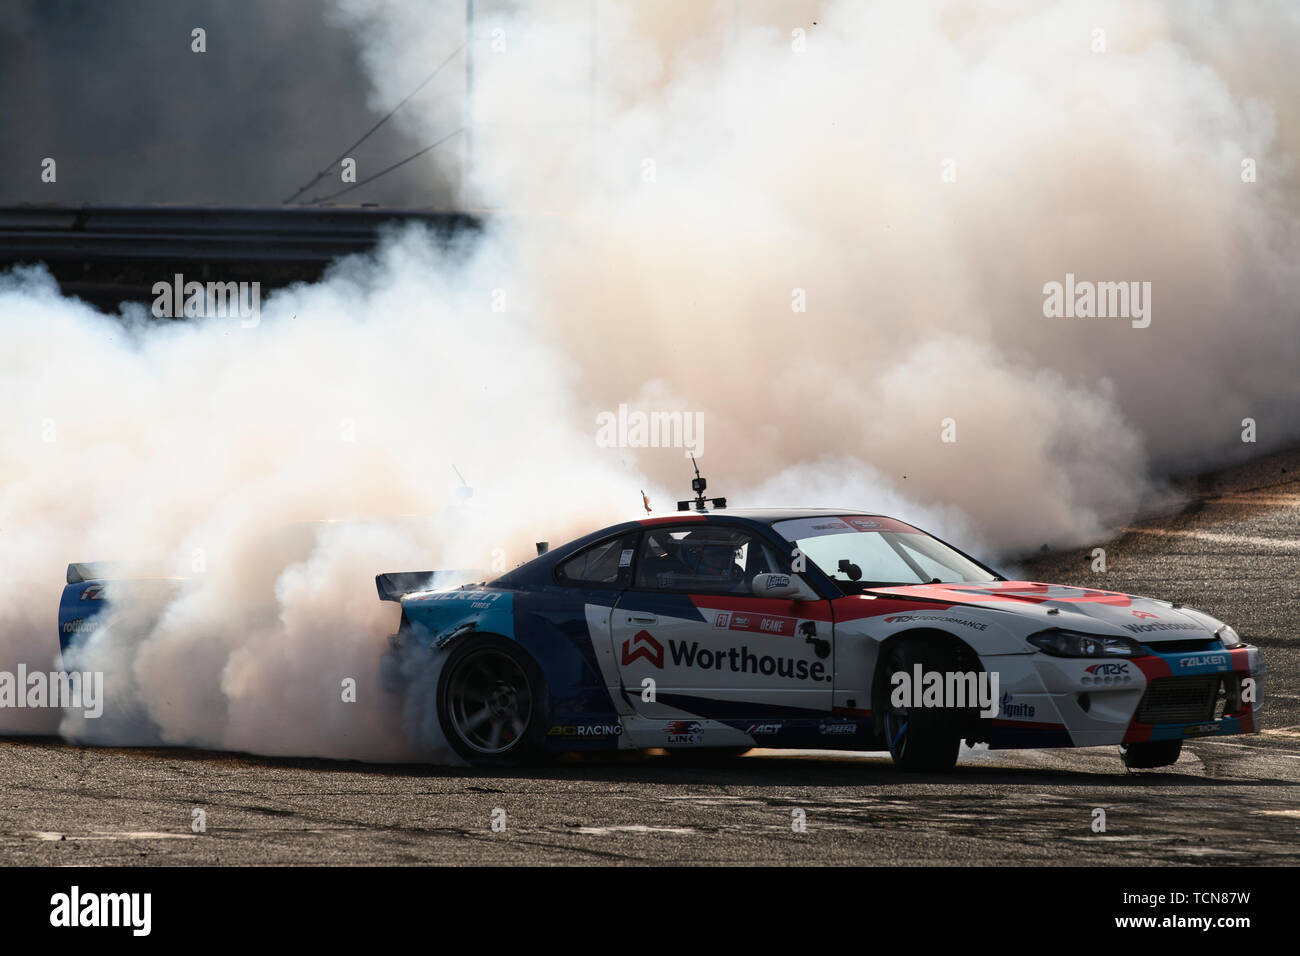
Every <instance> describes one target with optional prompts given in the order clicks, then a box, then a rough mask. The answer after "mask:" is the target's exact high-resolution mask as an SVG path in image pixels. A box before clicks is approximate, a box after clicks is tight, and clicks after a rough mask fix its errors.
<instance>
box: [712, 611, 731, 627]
mask: <svg viewBox="0 0 1300 956" xmlns="http://www.w3.org/2000/svg"><path fill="white" fill-rule="evenodd" d="M730 623H731V612H730V611H719V612H718V614H717V617H715V618H714V619H713V626H714V627H721V628H723V629H725V628H726V627H727V626H728V625H729V624H730Z"/></svg>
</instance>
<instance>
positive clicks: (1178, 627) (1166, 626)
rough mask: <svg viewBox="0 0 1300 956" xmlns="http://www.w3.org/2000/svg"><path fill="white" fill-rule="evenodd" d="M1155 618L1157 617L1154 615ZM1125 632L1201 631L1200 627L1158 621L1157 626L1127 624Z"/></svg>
mask: <svg viewBox="0 0 1300 956" xmlns="http://www.w3.org/2000/svg"><path fill="white" fill-rule="evenodd" d="M1152 616H1153V617H1154V616H1155V615H1152ZM1124 630H1126V631H1129V632H1131V633H1133V634H1145V633H1147V632H1148V631H1199V630H1201V628H1200V626H1199V625H1196V624H1181V623H1179V622H1177V621H1157V622H1156V623H1155V624H1125V625H1124Z"/></svg>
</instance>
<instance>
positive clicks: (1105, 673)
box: [1084, 661, 1129, 677]
mask: <svg viewBox="0 0 1300 956" xmlns="http://www.w3.org/2000/svg"><path fill="white" fill-rule="evenodd" d="M1084 670H1085V671H1087V672H1088V673H1089V674H1091V675H1092V676H1093V677H1119V676H1121V675H1123V674H1127V673H1128V672H1129V668H1128V664H1127V663H1121V662H1114V661H1108V662H1107V663H1105V664H1093V665H1091V666H1089V667H1085V668H1084Z"/></svg>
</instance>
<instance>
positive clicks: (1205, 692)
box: [1137, 675, 1222, 724]
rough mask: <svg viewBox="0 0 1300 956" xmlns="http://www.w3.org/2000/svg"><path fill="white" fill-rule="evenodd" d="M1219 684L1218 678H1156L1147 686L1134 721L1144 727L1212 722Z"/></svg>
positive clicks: (1219, 679) (1219, 678) (1212, 676)
mask: <svg viewBox="0 0 1300 956" xmlns="http://www.w3.org/2000/svg"><path fill="white" fill-rule="evenodd" d="M1221 680H1222V678H1221V677H1219V676H1218V675H1211V676H1209V677H1158V678H1156V679H1155V680H1153V681H1152V682H1151V683H1150V684H1148V685H1147V692H1146V694H1145V695H1144V696H1143V698H1142V703H1141V704H1139V705H1138V712H1137V719H1138V720H1139V721H1140V722H1141V723H1144V724H1191V723H1198V722H1201V721H1207V720H1213V719H1214V705H1215V701H1216V699H1217V698H1218V696H1219V683H1220V681H1221Z"/></svg>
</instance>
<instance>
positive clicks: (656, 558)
mask: <svg viewBox="0 0 1300 956" xmlns="http://www.w3.org/2000/svg"><path fill="white" fill-rule="evenodd" d="M778 570H781V567H780V565H779V563H778V559H777V557H776V554H775V552H774V551H773V549H772V548H771V547H770V546H769V545H768V544H767V543H766V542H764V541H761V540H759V539H758V538H755V537H754V536H753V535H751V534H749V533H748V532H746V531H742V530H740V529H739V528H729V527H727V526H725V525H703V526H701V525H699V524H694V525H687V526H685V527H673V526H671V525H670V526H667V527H661V528H654V529H652V530H649V531H647V532H646V533H645V535H644V536H643V537H642V539H641V553H640V554H639V555H638V557H637V571H636V587H638V588H643V589H647V590H664V591H699V592H709V593H715V594H718V593H721V594H751V593H752V592H751V590H750V586H751V584H752V582H753V580H754V576H755V575H757V574H762V573H763V572H765V571H778Z"/></svg>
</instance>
